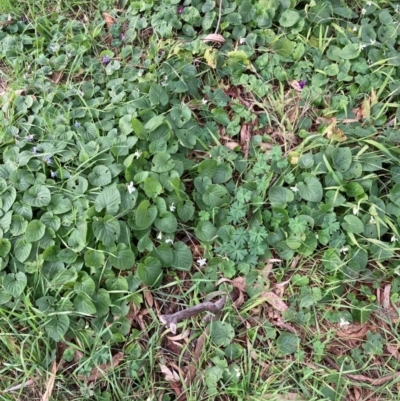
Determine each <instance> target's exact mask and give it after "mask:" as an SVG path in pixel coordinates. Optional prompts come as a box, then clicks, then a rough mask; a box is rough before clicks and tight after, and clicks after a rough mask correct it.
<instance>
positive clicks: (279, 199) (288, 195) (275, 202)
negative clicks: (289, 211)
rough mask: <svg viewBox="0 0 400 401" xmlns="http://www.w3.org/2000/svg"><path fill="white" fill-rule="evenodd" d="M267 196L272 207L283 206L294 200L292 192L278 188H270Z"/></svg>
mask: <svg viewBox="0 0 400 401" xmlns="http://www.w3.org/2000/svg"><path fill="white" fill-rule="evenodd" d="M268 196H269V201H270V202H271V205H272V206H284V205H286V203H289V202H292V201H293V200H294V194H293V191H291V190H290V189H287V188H283V187H278V186H275V187H271V188H270V190H269V192H268Z"/></svg>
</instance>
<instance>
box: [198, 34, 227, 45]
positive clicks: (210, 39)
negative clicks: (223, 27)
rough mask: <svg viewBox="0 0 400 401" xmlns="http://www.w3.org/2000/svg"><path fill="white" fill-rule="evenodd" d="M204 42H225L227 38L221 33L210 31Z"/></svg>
mask: <svg viewBox="0 0 400 401" xmlns="http://www.w3.org/2000/svg"><path fill="white" fill-rule="evenodd" d="M203 41H204V42H206V43H207V42H215V43H225V38H224V37H223V36H222V35H220V34H219V33H210V34H209V35H207V36H206V37H205V38H204V39H203Z"/></svg>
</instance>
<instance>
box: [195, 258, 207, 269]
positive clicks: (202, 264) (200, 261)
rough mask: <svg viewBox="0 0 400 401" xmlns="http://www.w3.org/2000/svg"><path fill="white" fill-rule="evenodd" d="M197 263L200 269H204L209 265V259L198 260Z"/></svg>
mask: <svg viewBox="0 0 400 401" xmlns="http://www.w3.org/2000/svg"><path fill="white" fill-rule="evenodd" d="M197 263H198V264H199V266H200V267H203V266H205V265H206V264H207V259H205V258H203V259H197Z"/></svg>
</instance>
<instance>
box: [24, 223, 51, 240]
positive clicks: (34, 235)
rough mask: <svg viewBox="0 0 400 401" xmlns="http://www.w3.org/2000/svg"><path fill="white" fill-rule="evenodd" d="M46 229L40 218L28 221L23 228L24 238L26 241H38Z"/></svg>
mask: <svg viewBox="0 0 400 401" xmlns="http://www.w3.org/2000/svg"><path fill="white" fill-rule="evenodd" d="M45 230H46V226H45V225H44V224H43V223H42V222H41V221H40V220H32V221H30V222H29V223H28V225H27V227H26V230H25V240H26V241H27V242H36V241H39V240H40V239H41V238H42V237H43V235H44V232H45Z"/></svg>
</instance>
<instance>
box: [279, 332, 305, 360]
mask: <svg viewBox="0 0 400 401" xmlns="http://www.w3.org/2000/svg"><path fill="white" fill-rule="evenodd" d="M299 343H300V340H299V338H298V337H297V336H296V335H295V334H292V333H287V332H283V333H281V334H280V336H279V337H278V339H277V340H276V345H277V346H278V350H279V351H280V352H281V353H282V354H284V355H289V354H294V353H295V352H296V351H297V349H298V346H299Z"/></svg>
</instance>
